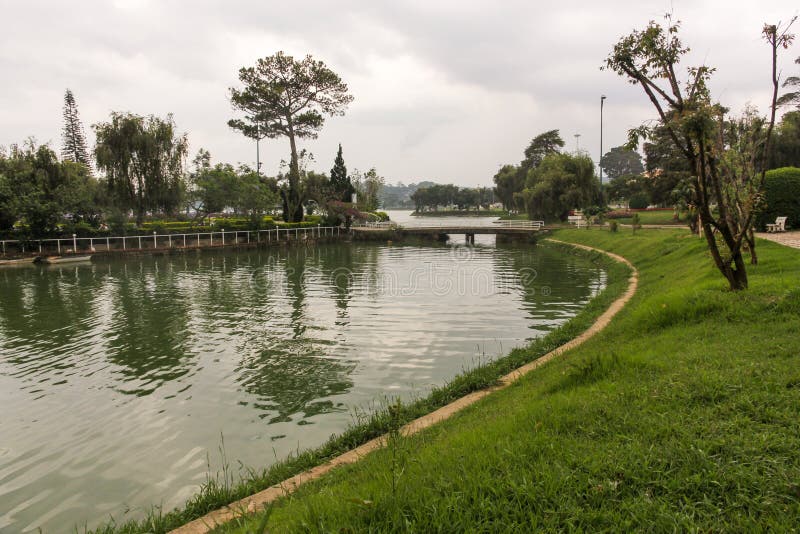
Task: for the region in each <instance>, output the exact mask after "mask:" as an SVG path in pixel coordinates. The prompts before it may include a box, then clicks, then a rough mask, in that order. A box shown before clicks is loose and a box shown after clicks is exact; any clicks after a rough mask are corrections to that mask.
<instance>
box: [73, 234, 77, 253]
mask: <svg viewBox="0 0 800 534" xmlns="http://www.w3.org/2000/svg"><path fill="white" fill-rule="evenodd" d="M77 237H78V236H77V234H72V252H78V239H77Z"/></svg>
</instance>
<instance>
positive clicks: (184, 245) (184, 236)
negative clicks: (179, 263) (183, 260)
mask: <svg viewBox="0 0 800 534" xmlns="http://www.w3.org/2000/svg"><path fill="white" fill-rule="evenodd" d="M183 248H186V234H183Z"/></svg>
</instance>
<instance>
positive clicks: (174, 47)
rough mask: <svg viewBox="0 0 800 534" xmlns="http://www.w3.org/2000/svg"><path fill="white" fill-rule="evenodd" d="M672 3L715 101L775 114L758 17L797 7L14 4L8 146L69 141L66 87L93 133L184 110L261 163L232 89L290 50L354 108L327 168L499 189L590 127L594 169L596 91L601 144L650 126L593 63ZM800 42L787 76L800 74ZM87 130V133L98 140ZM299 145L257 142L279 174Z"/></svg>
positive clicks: (1, 113) (629, 91) (5, 129)
mask: <svg viewBox="0 0 800 534" xmlns="http://www.w3.org/2000/svg"><path fill="white" fill-rule="evenodd" d="M670 8H672V9H674V11H675V13H676V16H677V17H678V18H680V19H682V20H683V21H684V31H683V36H684V39H685V41H686V42H687V43H689V44H690V45H691V46H692V48H693V52H692V56H691V59H692V61H693V62H703V61H705V62H707V63H708V64H711V65H714V66H716V67H718V72H717V74H716V75H715V78H714V82H713V88H714V91H715V95H716V96H717V97H718V98H720V99H721V100H722V101H723V103H725V104H726V105H729V106H731V107H732V108H733V109H738V108H741V106H743V105H744V104H745V103H746V102H748V101H750V102H752V103H753V104H755V105H757V106H760V107H761V108H762V109H763V108H764V107H765V106H766V104H767V101H768V100H767V99H768V92H769V65H768V51H767V49H766V47H765V45H764V44H763V42H762V41H761V40H760V37H759V31H760V27H761V25H762V24H763V22H766V21H775V20H778V19H783V20H787V19H788V18H789V17H791V16H792V15H793V14H795V13H796V12H797V7H796V5H795V4H794V3H792V2H789V1H788V0H778V1H776V2H772V3H771V4H770V5H769V6H757V5H754V4H750V3H744V2H722V1H721V0H715V1H706V2H688V1H687V0H680V1H678V0H676V1H675V2H666V1H659V2H635V1H622V0H610V1H608V2H603V3H595V2H576V1H571V0H567V1H564V2H561V3H558V4H557V5H552V4H548V5H544V4H540V3H537V2H530V1H527V2H522V1H516V0H510V1H504V2H497V1H495V2H488V1H475V2H465V1H462V2H455V1H450V0H448V1H439V2H430V1H422V0H408V1H395V2H388V1H387V2H379V1H375V2H364V1H362V2H356V1H348V0H343V1H340V2H335V3H333V2H326V1H322V0H319V1H306V2H291V3H289V2H282V3H278V2H258V3H257V2H246V1H244V0H237V1H229V2H216V1H209V0H206V1H197V2H188V1H177V0H172V1H169V0H167V1H156V0H117V1H114V2H105V1H99V0H97V1H93V2H81V3H79V4H74V3H73V4H68V3H63V2H56V1H52V2H44V1H39V2H36V1H34V2H27V3H25V4H22V3H19V4H16V5H14V4H12V3H8V4H7V5H5V6H4V9H3V11H4V19H5V20H6V24H5V25H4V32H3V33H2V34H0V72H2V73H3V84H2V89H0V145H3V144H5V145H7V144H10V143H13V142H19V141H22V140H23V139H24V138H26V137H27V136H29V135H33V136H36V137H37V138H38V139H39V140H40V141H45V142H46V141H51V142H52V143H53V144H54V146H56V147H58V146H60V128H61V105H62V97H63V92H64V89H65V88H67V87H70V88H71V89H72V90H73V91H74V93H75V95H76V98H77V100H78V105H79V109H80V112H81V115H82V118H83V120H84V122H85V124H86V126H87V129H89V128H88V127H89V125H90V124H92V123H96V122H99V121H103V120H106V119H107V117H108V114H109V112H110V111H112V110H119V111H125V110H128V111H133V112H136V113H141V114H150V113H154V114H157V115H165V114H166V113H168V112H173V113H174V115H175V120H176V122H177V123H178V126H179V128H180V129H181V130H185V131H187V132H188V133H189V139H190V142H191V144H192V148H193V149H195V150H196V149H197V148H199V147H201V146H202V147H205V148H208V149H209V150H211V152H212V155H213V156H214V157H215V159H218V160H223V161H231V162H238V161H242V162H251V161H252V160H253V159H254V152H255V151H254V147H253V144H252V142H250V141H248V140H246V139H244V138H243V137H241V136H239V135H237V134H236V133H234V132H231V131H230V130H229V129H228V128H227V126H226V122H227V120H228V119H229V118H230V117H231V116H232V113H233V112H232V110H231V109H230V105H229V104H228V101H227V91H228V88H229V87H230V86H232V85H235V84H236V83H237V78H236V74H237V70H238V69H239V68H240V67H242V66H245V65H250V64H252V63H253V62H254V61H255V59H256V58H258V57H262V56H265V55H269V54H271V53H274V52H275V51H277V50H286V51H287V52H288V53H292V54H295V55H303V54H305V53H311V54H313V55H314V56H315V57H317V58H319V59H323V60H324V61H325V62H326V63H328V64H329V65H330V66H331V67H332V68H334V70H336V71H337V72H339V74H340V75H341V76H342V77H343V78H344V79H345V81H347V82H348V83H349V84H350V87H351V91H352V93H353V94H354V96H355V97H356V100H355V102H354V103H353V105H352V106H351V108H350V110H349V112H348V114H347V115H346V116H345V117H336V118H333V119H330V120H329V121H328V123H327V124H326V126H325V128H324V130H323V132H322V134H321V135H320V137H319V139H317V140H314V141H309V142H307V143H305V146H306V147H307V148H309V149H310V150H311V151H312V152H314V154H315V155H316V164H315V165H314V166H315V167H317V168H318V170H328V169H329V167H330V164H331V162H332V160H333V156H334V154H335V150H336V146H337V144H338V143H339V142H341V143H342V144H343V146H344V150H345V157H346V160H347V163H348V166H350V167H351V168H353V167H358V168H361V169H366V168H369V167H371V166H375V167H377V169H378V171H379V172H380V173H382V174H383V175H385V176H386V177H387V178H388V179H389V180H391V181H395V180H403V181H406V182H407V181H413V180H419V179H437V180H441V181H453V182H456V183H461V184H479V183H483V184H486V183H489V181H490V180H491V176H492V174H493V173H494V172H495V171H496V169H497V167H498V166H499V165H500V164H502V163H506V162H517V161H519V160H520V159H521V154H522V150H523V148H524V146H525V144H526V143H527V142H528V141H529V140H530V138H532V137H533V136H535V135H536V134H538V133H540V132H541V131H544V130H547V129H551V128H560V129H561V130H562V134H563V137H564V138H565V140H566V141H567V143H568V148H574V144H575V138H574V137H573V135H574V134H575V133H580V134H581V137H580V144H581V147H582V148H587V149H589V151H590V153H591V154H592V156H593V157H594V158H595V159H597V156H598V152H599V146H598V144H599V96H600V94H606V95H608V100H607V101H606V108H605V109H606V115H605V127H606V128H605V143H606V148H608V147H610V146H613V145H615V144H619V143H622V142H623V141H624V140H625V134H626V131H627V129H628V128H630V127H633V126H636V125H637V124H639V123H641V122H642V121H644V120H647V119H648V118H651V117H652V111H651V110H650V108H649V107H648V104H647V102H646V101H645V99H644V97H643V96H642V95H641V94H640V92H639V90H638V88H636V87H633V86H630V85H628V84H626V82H625V81H624V80H622V79H620V78H618V77H617V76H616V75H614V74H613V73H610V72H603V71H600V69H599V67H600V65H601V64H602V62H603V60H604V58H605V57H606V55H607V54H608V52H609V51H610V50H611V47H612V46H613V44H614V43H615V42H616V41H617V39H618V38H619V37H620V36H622V35H624V34H626V33H628V32H629V31H630V30H632V29H633V28H641V27H642V26H644V25H645V24H646V23H647V21H648V20H651V19H659V18H660V17H661V16H662V15H663V13H664V12H665V11H666V10H667V9H670ZM797 55H800V52H799V51H798V48H795V49H793V50H790V51H788V53H784V55H783V57H782V59H781V66H782V68H783V69H784V70H785V71H786V72H787V73H795V70H796V67H795V66H794V65H793V64H792V60H793V59H794V57H796V56H797ZM90 137H91V135H90ZM287 151H288V143H286V142H285V141H283V140H275V141H271V142H268V143H266V144H265V145H264V146H263V153H264V154H265V158H266V162H265V170H266V171H267V172H271V173H272V172H276V171H277V169H278V162H279V161H280V160H281V159H283V158H285V154H286V152H287Z"/></svg>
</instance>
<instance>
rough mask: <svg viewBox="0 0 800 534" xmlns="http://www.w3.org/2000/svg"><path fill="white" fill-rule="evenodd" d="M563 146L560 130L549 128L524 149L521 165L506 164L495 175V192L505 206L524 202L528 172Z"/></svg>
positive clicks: (512, 206) (514, 205)
mask: <svg viewBox="0 0 800 534" xmlns="http://www.w3.org/2000/svg"><path fill="white" fill-rule="evenodd" d="M563 147H564V140H563V139H561V134H560V133H559V131H558V130H549V131H546V132H543V133H541V134H539V135H537V136H536V137H534V138H533V139H531V142H530V143H529V144H528V146H527V147H526V148H525V151H524V154H525V159H523V160H522V161H521V162H520V164H519V166H514V165H504V166H503V167H502V168H501V169H500V170H499V171H498V172H497V174H495V175H494V183H495V193H496V194H497V196H498V198H499V199H500V201H501V202H502V203H503V207H505V208H506V209H508V210H511V209H514V208H516V207H517V204H518V203H519V202H518V201H520V202H523V201H522V196H521V194H520V193H521V192H522V190H523V189H524V188H525V181H526V180H527V177H528V173H530V171H531V170H533V169H535V168H536V167H538V166H539V165H540V164H541V162H542V160H543V159H544V158H545V157H546V156H547V155H549V154H555V153H558V151H559V150H560V149H561V148H563ZM523 203H524V202H523Z"/></svg>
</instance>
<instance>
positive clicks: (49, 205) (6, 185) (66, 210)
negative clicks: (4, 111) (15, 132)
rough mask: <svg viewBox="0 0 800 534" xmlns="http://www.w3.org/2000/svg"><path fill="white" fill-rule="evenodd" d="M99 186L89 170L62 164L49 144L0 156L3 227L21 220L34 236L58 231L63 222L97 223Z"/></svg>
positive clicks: (15, 148) (14, 148)
mask: <svg viewBox="0 0 800 534" xmlns="http://www.w3.org/2000/svg"><path fill="white" fill-rule="evenodd" d="M97 189H98V188H97V183H96V181H95V180H94V178H92V176H91V175H90V174H89V170H88V168H87V167H86V166H85V165H83V164H81V163H75V162H72V161H59V160H58V157H57V156H56V153H55V152H53V150H51V149H50V147H48V146H46V145H41V146H36V144H35V142H33V141H29V142H27V143H26V144H25V145H24V146H23V147H19V146H16V145H14V146H12V147H11V150H10V153H9V154H7V155H6V154H2V155H0V212H2V213H3V216H2V217H0V219H1V221H0V225H1V226H2V227H3V228H4V229H9V228H10V227H11V226H12V225H13V224H14V222H16V220H17V219H22V220H23V221H24V222H25V223H26V225H27V226H28V229H29V231H30V233H31V235H32V236H33V237H42V236H45V235H47V234H49V233H53V232H55V231H57V226H58V224H59V223H60V222H62V221H65V220H69V221H70V222H81V221H83V222H90V223H96V222H97V219H98V210H97V205H98V202H97Z"/></svg>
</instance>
